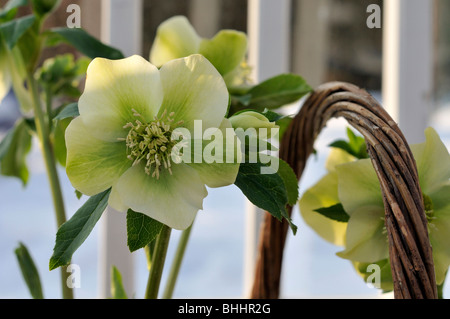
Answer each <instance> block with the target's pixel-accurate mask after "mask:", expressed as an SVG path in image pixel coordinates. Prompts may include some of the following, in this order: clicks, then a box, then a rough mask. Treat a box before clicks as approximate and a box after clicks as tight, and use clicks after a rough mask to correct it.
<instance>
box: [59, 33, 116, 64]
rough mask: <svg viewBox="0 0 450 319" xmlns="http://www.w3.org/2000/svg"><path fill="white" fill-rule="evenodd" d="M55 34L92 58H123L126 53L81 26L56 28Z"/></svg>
mask: <svg viewBox="0 0 450 319" xmlns="http://www.w3.org/2000/svg"><path fill="white" fill-rule="evenodd" d="M51 32H52V33H53V34H57V35H58V36H60V37H62V38H63V39H64V40H65V41H66V42H68V43H70V44H71V45H72V46H73V47H75V48H76V49H77V50H78V51H80V52H81V53H83V54H84V55H86V56H87V57H89V58H91V59H95V58H97V57H98V58H107V59H111V60H117V59H123V58H124V55H123V54H122V52H120V51H119V50H118V49H116V48H113V47H110V46H108V45H106V44H104V43H102V42H100V41H99V40H97V39H96V38H94V37H93V36H91V35H90V34H89V33H87V32H86V31H84V30H83V29H80V28H54V29H51Z"/></svg>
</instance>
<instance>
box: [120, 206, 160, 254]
mask: <svg viewBox="0 0 450 319" xmlns="http://www.w3.org/2000/svg"><path fill="white" fill-rule="evenodd" d="M162 227H163V224H161V223H160V222H158V221H156V220H154V219H152V218H150V217H148V216H147V215H144V214H141V213H137V212H134V211H133V210H131V209H129V210H128V212H127V236H128V243H127V244H128V248H129V249H130V252H134V251H136V250H138V249H140V248H144V247H145V246H147V245H148V244H150V243H151V242H153V241H154V240H155V239H156V237H158V235H159V233H160V232H161V229H162Z"/></svg>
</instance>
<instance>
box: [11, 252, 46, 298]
mask: <svg viewBox="0 0 450 319" xmlns="http://www.w3.org/2000/svg"><path fill="white" fill-rule="evenodd" d="M14 252H15V254H16V257H17V261H18V262H19V266H20V270H21V271H22V276H23V279H24V280H25V283H26V284H27V286H28V290H29V291H30V294H31V296H32V297H33V298H34V299H44V294H43V292H42V286H41V280H40V278H39V272H38V270H37V268H36V265H35V264H34V261H33V258H32V257H31V255H30V253H29V252H28V249H27V247H25V245H24V244H22V243H19V247H17V248H16V249H15V251H14Z"/></svg>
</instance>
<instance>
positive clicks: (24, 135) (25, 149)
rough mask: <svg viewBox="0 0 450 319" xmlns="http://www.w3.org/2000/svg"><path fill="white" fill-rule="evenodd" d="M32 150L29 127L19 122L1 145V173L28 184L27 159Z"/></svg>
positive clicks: (23, 122)
mask: <svg viewBox="0 0 450 319" xmlns="http://www.w3.org/2000/svg"><path fill="white" fill-rule="evenodd" d="M30 150H31V135H30V130H29V127H28V125H27V123H26V121H24V120H23V119H21V120H19V121H18V122H17V123H16V125H15V126H14V128H12V129H11V130H10V131H9V132H8V133H7V135H6V136H5V137H4V138H3V140H2V142H1V143H0V166H1V167H0V172H1V174H2V175H4V176H12V177H17V178H19V179H20V180H21V181H22V183H23V185H26V184H27V182H28V177H29V172H28V167H27V163H26V157H27V155H28V153H29V152H30Z"/></svg>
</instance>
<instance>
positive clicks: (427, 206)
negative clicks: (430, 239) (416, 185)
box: [422, 193, 436, 222]
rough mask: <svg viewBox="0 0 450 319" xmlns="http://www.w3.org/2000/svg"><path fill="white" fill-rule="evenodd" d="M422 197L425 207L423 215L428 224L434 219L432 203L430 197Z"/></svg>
mask: <svg viewBox="0 0 450 319" xmlns="http://www.w3.org/2000/svg"><path fill="white" fill-rule="evenodd" d="M422 197H423V206H424V207H425V214H426V216H427V220H428V222H431V221H433V219H436V217H435V216H434V206H433V201H432V200H431V198H430V196H427V195H425V194H424V193H422Z"/></svg>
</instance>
